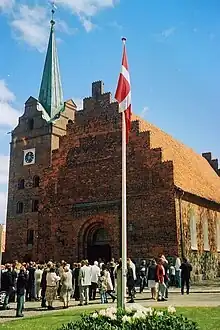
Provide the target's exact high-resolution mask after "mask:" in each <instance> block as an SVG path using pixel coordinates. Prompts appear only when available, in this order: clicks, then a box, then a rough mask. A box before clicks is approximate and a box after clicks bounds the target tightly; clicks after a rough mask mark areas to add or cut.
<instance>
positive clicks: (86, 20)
mask: <svg viewBox="0 0 220 330" xmlns="http://www.w3.org/2000/svg"><path fill="white" fill-rule="evenodd" d="M80 22H81V23H82V25H83V27H84V28H85V30H86V32H90V31H92V29H93V28H94V27H95V25H94V24H93V23H92V22H91V20H90V19H89V18H86V17H84V16H80Z"/></svg>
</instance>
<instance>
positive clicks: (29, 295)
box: [26, 261, 36, 301]
mask: <svg viewBox="0 0 220 330" xmlns="http://www.w3.org/2000/svg"><path fill="white" fill-rule="evenodd" d="M27 270H28V283H27V291H26V300H27V301H28V300H29V301H35V300H36V299H35V298H36V297H35V270H36V269H35V266H34V263H33V262H32V261H31V262H30V265H29V267H28V268H27Z"/></svg>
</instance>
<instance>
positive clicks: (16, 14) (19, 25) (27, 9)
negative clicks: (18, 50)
mask: <svg viewBox="0 0 220 330" xmlns="http://www.w3.org/2000/svg"><path fill="white" fill-rule="evenodd" d="M0 1H1V0H0ZM49 22H50V12H49V10H48V8H47V7H43V6H39V5H32V6H28V5H26V4H17V5H15V6H14V8H13V10H12V11H11V14H10V15H9V24H10V26H11V27H12V31H13V34H14V37H15V38H16V39H17V40H19V41H22V42H25V43H26V44H28V45H29V46H31V47H33V48H35V49H37V50H38V51H40V52H44V51H45V49H46V47H47V43H48V34H49V27H50V24H49ZM56 24H57V25H56V27H57V30H58V31H60V32H62V33H65V34H69V35H72V34H74V33H75V32H76V30H77V29H73V28H70V27H69V26H68V25H67V23H66V22H65V21H62V20H59V19H57V21H56Z"/></svg>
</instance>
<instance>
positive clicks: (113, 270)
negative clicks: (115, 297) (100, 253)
mask: <svg viewBox="0 0 220 330" xmlns="http://www.w3.org/2000/svg"><path fill="white" fill-rule="evenodd" d="M115 267H116V264H115V259H114V258H112V260H111V262H110V265H109V272H110V277H111V281H112V285H113V291H115Z"/></svg>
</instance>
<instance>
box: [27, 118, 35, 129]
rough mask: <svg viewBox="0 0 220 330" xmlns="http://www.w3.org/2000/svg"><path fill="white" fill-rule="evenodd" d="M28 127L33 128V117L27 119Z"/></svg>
mask: <svg viewBox="0 0 220 330" xmlns="http://www.w3.org/2000/svg"><path fill="white" fill-rule="evenodd" d="M28 128H29V130H30V131H32V129H34V119H33V118H32V119H29V120H28Z"/></svg>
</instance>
